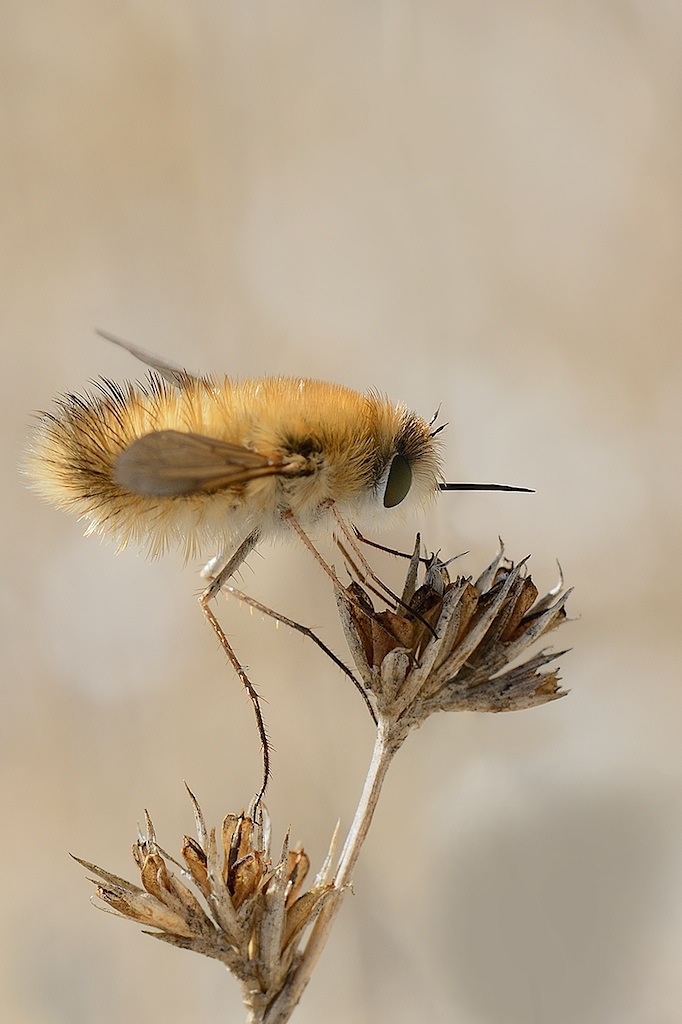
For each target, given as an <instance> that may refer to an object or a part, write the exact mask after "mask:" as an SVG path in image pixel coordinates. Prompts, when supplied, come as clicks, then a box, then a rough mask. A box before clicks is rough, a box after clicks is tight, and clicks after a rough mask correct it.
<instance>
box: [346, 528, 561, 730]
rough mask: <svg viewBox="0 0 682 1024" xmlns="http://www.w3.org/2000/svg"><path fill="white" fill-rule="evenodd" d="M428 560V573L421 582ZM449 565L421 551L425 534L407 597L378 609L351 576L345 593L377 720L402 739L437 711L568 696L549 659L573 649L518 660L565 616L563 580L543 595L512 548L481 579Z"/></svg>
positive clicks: (354, 648)
mask: <svg viewBox="0 0 682 1024" xmlns="http://www.w3.org/2000/svg"><path fill="white" fill-rule="evenodd" d="M421 565H425V572H424V580H423V582H422V583H421V585H419V586H418V585H417V583H418V573H419V569H420V566H421ZM447 565H448V563H446V562H443V561H442V560H441V559H439V558H438V557H437V556H436V555H433V556H432V557H431V558H429V559H422V558H420V555H419V539H417V544H416V546H415V551H414V554H413V556H412V558H411V560H410V566H409V569H408V573H407V579H406V581H405V586H404V589H403V594H402V598H401V602H400V603H399V604H397V605H396V609H395V610H393V609H388V610H384V611H375V609H374V606H373V604H372V601H371V598H370V596H369V594H368V593H367V590H366V589H364V588H363V587H361V586H360V584H359V583H356V582H352V583H351V584H350V585H349V586H348V587H347V588H346V589H345V590H344V591H343V592H341V593H339V594H338V597H337V601H338V606H339V611H340V615H341V620H342V624H343V627H344V632H345V634H346V639H347V641H348V645H349V647H350V650H351V653H352V655H353V658H354V661H355V664H356V666H357V669H358V672H359V673H360V676H361V678H362V680H363V682H364V684H365V686H366V688H367V691H368V693H369V695H370V699H371V700H372V701H373V703H374V705H375V707H376V712H377V715H378V717H379V718H381V719H383V720H384V721H390V722H391V723H392V724H393V726H394V731H395V732H396V733H397V734H400V735H401V737H402V738H404V736H405V735H407V732H408V731H409V730H410V729H412V728H415V727H417V726H419V725H420V724H421V723H422V722H423V721H424V720H425V719H426V718H427V717H428V716H429V715H431V714H433V713H434V712H435V711H467V710H468V711H514V710H521V709H523V708H530V707H536V706H537V705H540V704H545V703H547V702H548V701H551V700H557V699H558V698H559V697H563V696H565V693H566V691H564V690H561V689H560V688H559V677H558V675H557V672H556V671H549V672H542V671H541V669H542V668H543V666H545V665H547V664H548V663H549V662H551V661H553V660H554V659H555V658H557V657H559V656H560V655H561V654H564V653H565V651H561V652H552V651H548V650H544V649H543V650H541V651H539V652H538V653H537V654H536V655H534V656H533V657H532V658H530V659H529V660H527V661H525V662H523V663H521V664H517V665H515V666H513V667H512V663H513V662H515V661H516V660H517V659H518V658H519V656H520V655H521V654H522V653H523V652H524V651H525V650H526V648H527V647H528V646H529V645H530V644H532V643H534V642H535V641H536V640H538V639H539V638H540V637H541V636H543V635H544V634H545V633H547V632H548V631H549V630H551V629H554V628H555V627H556V626H557V625H559V623H560V622H562V621H563V620H564V619H565V618H566V612H565V607H564V606H565V604H566V600H567V598H568V596H569V594H570V591H566V592H564V593H562V589H563V584H562V583H560V584H559V585H558V586H557V587H556V588H555V589H554V590H552V591H550V592H549V593H548V594H546V595H545V596H544V597H542V598H538V589H537V587H536V586H535V584H534V583H533V580H532V579H531V577H530V576H529V575H527V573H526V561H525V560H524V561H522V562H520V563H518V564H517V565H514V564H513V563H512V562H508V561H506V560H505V559H504V549H503V547H501V548H500V551H499V552H498V554H497V555H496V556H495V558H494V559H493V561H492V562H491V563H490V565H489V566H488V567H487V569H485V570H484V572H483V573H482V574H481V575H480V576H479V577H478V579H477V580H476V581H475V582H474V581H473V580H472V579H471V578H467V577H464V576H457V577H456V578H455V579H454V580H451V579H450V575H449V573H448V569H447Z"/></svg>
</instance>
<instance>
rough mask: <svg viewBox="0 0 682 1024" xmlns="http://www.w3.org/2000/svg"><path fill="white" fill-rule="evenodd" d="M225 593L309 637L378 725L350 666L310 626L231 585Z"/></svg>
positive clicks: (363, 690)
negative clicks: (364, 705) (352, 689)
mask: <svg viewBox="0 0 682 1024" xmlns="http://www.w3.org/2000/svg"><path fill="white" fill-rule="evenodd" d="M223 591H224V592H227V593H228V594H232V595H233V596H234V597H236V598H237V600H239V601H243V602H244V603H245V604H247V605H248V606H249V607H250V608H254V609H255V610H256V611H257V612H262V613H263V615H269V616H270V618H272V619H274V620H275V622H281V623H282V624H283V625H284V626H289V628H290V629H295V630H298V632H299V633H302V634H303V636H306V637H308V639H309V640H312V641H313V643H314V644H317V646H318V647H319V648H320V650H321V651H324V653H325V654H326V655H327V657H328V658H330V659H331V660H332V661H333V662H334V664H335V665H337V666H338V668H340V669H341V671H342V672H344V673H345V675H347V676H348V678H349V679H350V680H351V682H352V683H353V686H354V687H355V689H356V690H357V691H358V693H359V694H360V696H361V697H362V699H363V700H364V702H365V704H366V705H367V709H368V711H369V713H370V715H371V716H372V721H373V722H374V724H375V725H376V724H377V719H376V714H375V712H374V708H373V707H372V705H371V703H370V700H369V697H368V696H367V691H366V690H365V688H364V686H363V685H362V683H361V682H360V681H359V680H358V679H356V678H355V676H354V675H353V673H352V672H351V670H350V669H349V668H348V666H347V665H346V664H344V662H343V661H341V659H340V658H339V657H337V655H336V654H334V652H333V651H332V650H331V648H329V647H327V645H326V644H325V643H324V642H323V641H322V640H320V638H319V636H317V635H316V634H315V633H314V632H313V631H312V629H310V627H309V626H304V625H302V624H301V623H300V622H295V621H294V619H289V618H287V616H286V615H282V614H281V613H280V612H276V611H275V610H274V609H273V608H268V606H267V605H264V604H262V603H261V602H260V601H256V599H255V598H253V597H250V596H249V595H248V594H245V593H244V592H243V591H242V590H237V588H236V587H233V586H232V585H231V584H229V583H226V584H224V585H223Z"/></svg>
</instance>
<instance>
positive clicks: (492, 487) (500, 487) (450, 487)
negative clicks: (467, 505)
mask: <svg viewBox="0 0 682 1024" xmlns="http://www.w3.org/2000/svg"><path fill="white" fill-rule="evenodd" d="M438 486H439V487H440V489H441V491H523V492H524V493H525V494H535V490H534V488H533V487H513V486H512V485H511V484H438Z"/></svg>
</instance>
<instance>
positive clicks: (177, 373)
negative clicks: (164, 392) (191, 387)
mask: <svg viewBox="0 0 682 1024" xmlns="http://www.w3.org/2000/svg"><path fill="white" fill-rule="evenodd" d="M97 333H98V334H99V336H100V338H104V339H105V340H106V341H111V342H113V344H114V345H118V346H119V347H120V348H124V349H125V350H126V352H130V354H131V355H132V356H135V358H136V359H139V360H140V362H142V363H144V364H145V365H146V366H151V368H152V370H156V372H157V373H158V374H160V376H161V377H163V378H164V379H165V380H167V381H168V383H169V384H172V385H173V387H176V388H180V387H182V385H183V383H184V381H186V380H187V378H188V377H190V378H192V379H194V380H196V378H197V375H196V374H194V373H190V372H189V370H183V368H182V367H181V366H176V365H175V364H174V363H168V362H166V360H165V359H161V357H160V356H154V355H152V354H151V352H145V350H144V349H143V348H138V346H137V345H133V344H132V343H131V342H130V341H123V339H122V338H116V337H114V335H113V334H107V332H106V331H97Z"/></svg>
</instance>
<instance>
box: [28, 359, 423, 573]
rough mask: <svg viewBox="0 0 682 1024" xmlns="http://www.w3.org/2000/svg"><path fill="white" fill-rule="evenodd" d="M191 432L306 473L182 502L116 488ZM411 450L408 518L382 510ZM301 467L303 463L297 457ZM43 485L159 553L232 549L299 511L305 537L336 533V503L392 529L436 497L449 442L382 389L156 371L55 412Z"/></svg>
mask: <svg viewBox="0 0 682 1024" xmlns="http://www.w3.org/2000/svg"><path fill="white" fill-rule="evenodd" d="M164 430H172V431H178V432H181V433H191V434H196V435H201V436H202V437H207V438H213V439H215V440H217V441H223V442H229V443H230V444H232V445H237V446H240V447H241V448H243V449H248V450H249V451H250V452H257V453H259V454H261V455H263V456H265V457H267V458H268V459H271V460H274V461H277V460H286V459H288V460H289V464H290V465H292V464H294V463H295V462H296V460H298V461H299V463H300V465H301V467H302V468H301V471H300V473H293V474H291V473H290V474H289V475H284V474H283V473H274V472H273V474H272V475H269V476H259V477H256V478H254V479H246V480H242V481H240V482H239V483H234V484H228V485H225V486H222V487H219V488H217V489H210V488H208V487H207V488H201V489H197V490H195V491H193V492H192V493H188V494H174V495H172V496H168V495H164V496H159V495H154V494H151V495H150V494H142V493H136V492H134V491H133V490H131V489H129V488H126V487H124V486H122V485H121V484H120V483H118V482H117V477H116V460H117V459H118V457H119V456H120V455H121V453H122V452H124V451H126V450H127V449H129V448H130V446H131V444H133V442H135V441H136V440H137V439H139V438H142V437H144V436H145V435H148V434H150V433H152V432H156V431H164ZM397 452H400V453H401V454H403V455H404V456H405V457H406V459H407V460H408V462H409V464H410V467H411V470H412V485H411V487H410V490H409V493H408V494H407V496H406V498H405V500H404V501H403V502H401V504H400V505H399V506H398V508H397V509H393V508H384V507H383V504H382V496H383V490H382V487H383V486H384V485H385V479H386V475H387V473H388V470H389V466H390V464H391V460H392V458H393V456H394V455H395V454H396V453H397ZM292 460H293V461H292ZM27 470H28V473H29V475H30V476H31V477H32V479H33V486H34V488H35V489H36V490H37V491H38V492H39V493H40V494H41V495H42V496H43V497H45V498H46V499H47V500H48V501H50V502H52V503H53V504H55V505H57V506H58V507H60V508H64V509H66V510H67V511H70V512H74V513H76V515H78V517H79V518H80V519H84V520H86V521H87V522H88V528H87V533H98V534H101V535H103V536H110V537H113V538H114V539H115V540H116V541H117V543H118V545H119V547H124V546H126V545H127V544H128V543H130V542H135V543H138V544H142V545H144V546H145V547H146V548H147V550H148V551H149V553H150V554H152V555H158V554H161V553H162V552H163V551H165V550H166V549H167V548H168V547H170V546H179V547H180V548H182V549H183V550H184V551H185V554H186V555H187V556H190V555H193V554H195V553H196V552H197V551H199V550H202V549H204V548H205V547H206V546H207V545H212V546H213V547H217V548H219V549H220V550H224V549H225V548H229V547H231V546H233V545H234V544H235V542H236V541H237V540H239V539H241V538H243V537H245V536H246V535H247V534H249V533H250V532H251V531H253V530H254V529H258V530H259V532H260V534H261V535H262V536H268V535H273V534H275V533H277V532H278V531H279V530H280V529H281V525H282V518H281V516H282V512H284V511H287V510H291V511H292V512H293V513H294V514H295V515H296V516H297V518H298V520H299V522H300V523H301V525H302V526H303V527H304V529H313V530H314V529H315V527H316V526H319V525H324V521H325V518H326V517H327V516H329V511H328V510H329V505H330V503H333V504H335V505H336V507H337V509H338V511H339V512H340V513H341V514H342V515H344V516H346V517H348V518H349V519H351V520H353V521H362V522H369V523H370V524H371V525H372V527H374V528H377V527H383V526H386V525H390V523H391V522H395V520H396V516H398V517H400V518H402V517H403V516H404V514H405V512H406V511H409V510H410V509H411V508H414V507H415V506H419V505H422V504H424V503H425V502H426V501H427V500H429V499H430V498H432V497H434V496H435V494H436V492H437V489H438V483H439V479H440V461H439V457H438V441H437V440H436V439H435V437H434V435H433V433H432V432H431V429H430V427H429V425H428V424H427V423H425V422H424V420H422V419H420V418H419V417H418V416H415V415H414V414H413V413H411V412H409V411H408V410H407V409H406V408H405V407H404V406H402V405H394V404H393V403H391V402H389V401H388V400H387V399H386V398H384V397H382V396H380V395H379V394H376V393H369V394H365V395H363V394H359V393H357V392H355V391H352V390H350V389H348V388H345V387H341V386H339V385H336V384H327V383H324V382H322V381H316V380H304V379H297V378H291V379H290V378H283V377H272V378H263V379H260V380H247V381H233V380H230V379H229V378H224V379H214V378H211V377H200V378H199V377H192V376H189V375H186V376H181V377H180V378H179V380H178V386H173V385H172V384H169V383H167V382H166V381H165V380H163V379H162V378H161V377H159V376H157V375H156V374H154V373H151V374H150V375H149V381H148V382H147V383H146V384H145V385H144V386H143V385H140V384H135V385H133V384H124V385H118V384H115V383H112V382H110V381H106V380H105V381H102V382H101V383H99V384H97V390H96V391H93V392H91V393H89V394H86V395H82V396H79V395H67V396H64V397H62V398H61V399H59V400H58V402H57V410H56V412H55V413H54V414H46V415H45V416H44V417H43V418H42V420H41V422H40V425H39V427H38V430H37V431H36V433H35V436H34V438H33V440H32V444H31V448H30V450H29V454H28V458H27Z"/></svg>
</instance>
